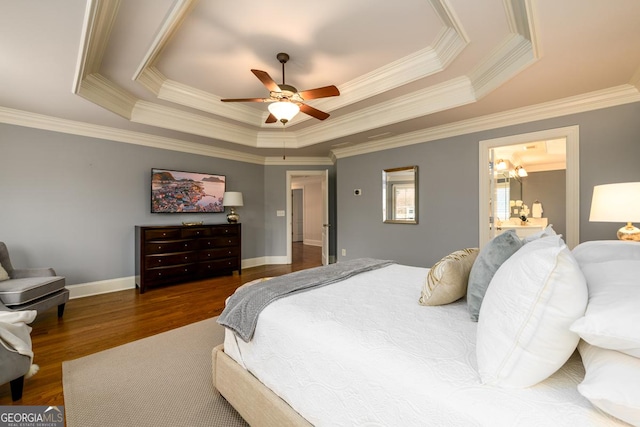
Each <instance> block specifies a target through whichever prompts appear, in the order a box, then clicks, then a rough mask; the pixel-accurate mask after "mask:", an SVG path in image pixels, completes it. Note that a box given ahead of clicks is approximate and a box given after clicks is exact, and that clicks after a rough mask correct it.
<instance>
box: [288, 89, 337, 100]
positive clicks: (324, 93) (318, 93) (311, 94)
mask: <svg viewBox="0 0 640 427" xmlns="http://www.w3.org/2000/svg"><path fill="white" fill-rule="evenodd" d="M298 95H300V96H301V97H302V99H304V100H307V99H317V98H327V97H329V96H338V95H340V91H339V90H338V88H337V87H335V86H333V85H331V86H325V87H319V88H316V89H309V90H303V91H302V92H298Z"/></svg>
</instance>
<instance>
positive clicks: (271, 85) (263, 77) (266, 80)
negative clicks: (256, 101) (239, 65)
mask: <svg viewBox="0 0 640 427" xmlns="http://www.w3.org/2000/svg"><path fill="white" fill-rule="evenodd" d="M251 72H252V73H253V74H255V75H256V77H257V78H258V79H260V81H261V82H262V84H263V85H264V86H265V87H266V88H267V89H269V90H270V91H271V92H281V90H280V86H278V84H277V83H276V82H275V81H273V79H272V78H271V76H270V75H269V74H268V73H267V72H266V71H261V70H251Z"/></svg>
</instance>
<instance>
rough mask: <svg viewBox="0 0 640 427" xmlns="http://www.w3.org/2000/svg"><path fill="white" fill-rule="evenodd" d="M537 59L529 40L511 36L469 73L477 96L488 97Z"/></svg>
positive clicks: (515, 35)
mask: <svg viewBox="0 0 640 427" xmlns="http://www.w3.org/2000/svg"><path fill="white" fill-rule="evenodd" d="M536 59H537V58H535V56H534V55H533V49H532V47H531V42H530V41H529V40H528V39H526V38H524V37H522V36H521V35H520V34H510V35H509V36H508V37H507V38H506V39H505V40H503V42H502V43H501V44H500V45H499V46H497V48H496V49H495V50H494V51H493V52H492V53H491V54H490V55H489V57H488V58H487V59H486V60H484V61H482V62H481V63H480V65H479V66H478V67H476V68H475V69H474V70H473V71H472V72H471V73H469V78H470V79H471V81H472V82H473V87H474V90H475V93H476V96H477V97H478V99H480V98H482V97H483V96H485V95H487V94H488V93H489V92H491V91H493V90H495V89H496V88H497V87H499V86H500V85H502V84H503V83H505V82H506V81H507V80H509V79H510V78H512V77H513V76H514V75H516V74H518V73H519V72H520V71H522V70H523V69H524V68H526V67H528V66H529V65H531V64H533V63H534V62H535V61H536Z"/></svg>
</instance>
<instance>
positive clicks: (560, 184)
mask: <svg viewBox="0 0 640 427" xmlns="http://www.w3.org/2000/svg"><path fill="white" fill-rule="evenodd" d="M566 176H567V173H566V171H565V170H555V171H545V172H529V176H526V177H524V178H522V194H523V195H522V200H523V201H524V203H525V204H526V205H527V206H529V209H532V207H533V202H535V201H536V200H539V201H540V202H541V203H542V209H543V212H542V216H543V218H547V219H548V220H549V224H553V229H554V231H555V232H556V233H558V234H562V235H563V236H566V235H567V224H566V222H567V209H566V204H567V203H566V195H567V192H566V185H565V184H566Z"/></svg>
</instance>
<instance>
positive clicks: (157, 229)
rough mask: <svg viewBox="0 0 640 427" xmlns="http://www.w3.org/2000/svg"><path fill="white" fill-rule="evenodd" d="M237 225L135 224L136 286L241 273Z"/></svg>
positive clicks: (144, 286) (239, 229)
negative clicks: (234, 272) (235, 272)
mask: <svg viewBox="0 0 640 427" xmlns="http://www.w3.org/2000/svg"><path fill="white" fill-rule="evenodd" d="M241 230H242V229H241V225H240V224H211V225H194V226H191V225H190V226H183V225H170V226H140V225H138V226H136V238H135V240H136V248H135V250H136V286H138V287H139V288H140V293H144V292H145V291H146V289H147V288H148V287H153V286H159V285H166V284H170V283H184V282H189V281H193V280H199V279H205V278H207V277H212V276H217V275H222V274H232V273H233V271H235V270H237V271H238V273H240V272H241V240H242V239H241V237H242V236H241Z"/></svg>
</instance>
